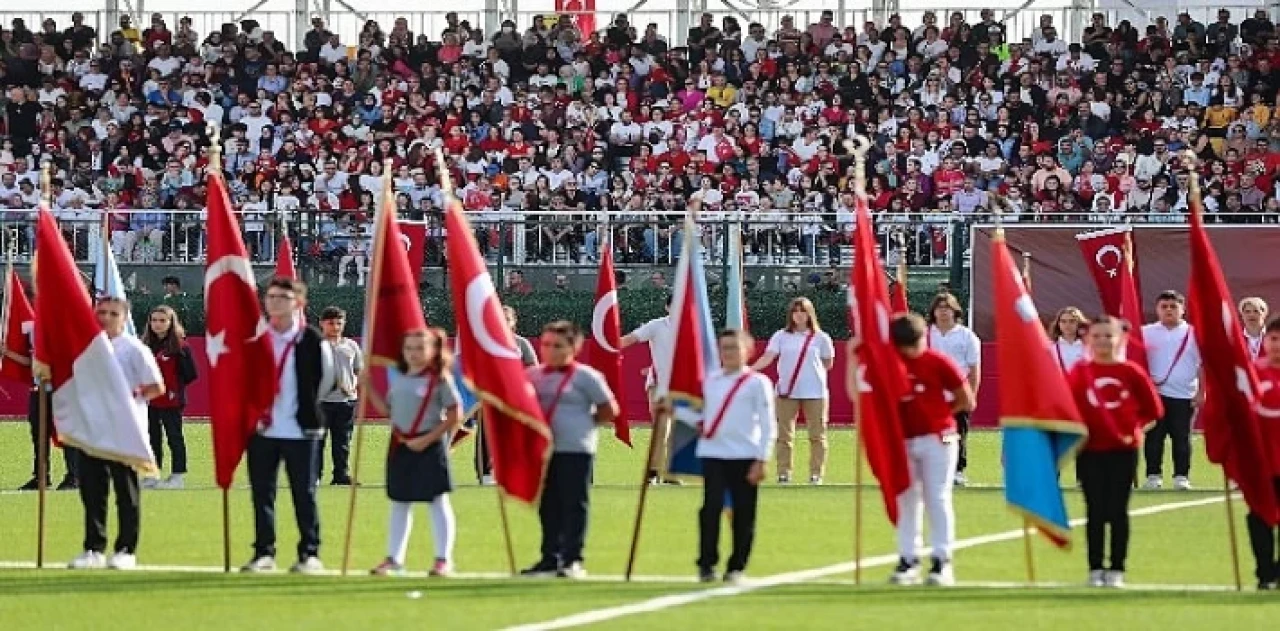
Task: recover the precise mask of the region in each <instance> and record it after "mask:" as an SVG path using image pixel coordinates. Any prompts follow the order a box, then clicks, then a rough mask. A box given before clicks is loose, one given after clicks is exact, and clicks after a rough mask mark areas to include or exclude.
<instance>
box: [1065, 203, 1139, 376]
mask: <svg viewBox="0 0 1280 631" xmlns="http://www.w3.org/2000/svg"><path fill="white" fill-rule="evenodd" d="M1076 241H1078V242H1079V244H1080V253H1081V254H1082V255H1083V256H1084V262H1085V265H1086V266H1087V267H1088V268H1089V273H1090V274H1091V275H1092V276H1093V284H1094V286H1096V287H1097V288H1098V298H1099V299H1100V300H1101V302H1102V310H1103V312H1104V313H1106V314H1107V315H1113V316H1116V317H1117V318H1124V319H1125V320H1128V321H1129V324H1130V327H1129V329H1130V330H1129V344H1128V345H1127V346H1125V359H1128V360H1129V361H1131V362H1133V363H1135V364H1137V365H1139V366H1141V367H1143V368H1144V369H1146V368H1147V347H1146V341H1145V340H1143V339H1142V323H1143V321H1144V319H1145V318H1144V316H1143V315H1142V294H1141V291H1140V290H1139V289H1138V272H1137V270H1138V258H1137V255H1136V254H1135V250H1134V246H1133V230H1132V228H1130V227H1129V226H1124V227H1122V228H1108V229H1106V230H1098V231H1095V232H1086V233H1084V234H1078V235H1076Z"/></svg>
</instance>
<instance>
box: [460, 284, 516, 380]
mask: <svg viewBox="0 0 1280 631" xmlns="http://www.w3.org/2000/svg"><path fill="white" fill-rule="evenodd" d="M496 298H497V297H496V296H495V295H494V290H493V281H492V280H490V279H489V275H488V274H486V273H483V272H482V273H480V274H478V275H476V277H475V278H473V279H471V282H470V283H467V291H466V297H465V301H466V305H465V308H466V312H467V323H468V324H470V325H471V334H472V335H473V336H474V337H475V339H476V344H479V345H480V348H481V349H483V350H484V352H486V353H488V354H490V355H493V356H494V357H497V358H498V359H520V353H519V352H518V351H516V349H515V348H513V345H512V344H510V343H507V342H506V338H507V336H506V334H505V332H503V333H501V334H499V336H498V337H497V338H495V337H494V336H493V333H492V332H491V331H489V328H488V325H487V321H486V319H485V317H484V316H485V311H487V310H488V307H489V305H491V304H495V303H494V302H493V301H494V300H495V299H496ZM498 338H501V339H502V340H503V341H502V342H500V341H498Z"/></svg>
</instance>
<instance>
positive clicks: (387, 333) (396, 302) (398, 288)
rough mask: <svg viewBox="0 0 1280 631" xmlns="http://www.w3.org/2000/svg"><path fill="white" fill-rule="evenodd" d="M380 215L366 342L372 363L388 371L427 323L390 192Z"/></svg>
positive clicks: (367, 300) (368, 294) (375, 235)
mask: <svg viewBox="0 0 1280 631" xmlns="http://www.w3.org/2000/svg"><path fill="white" fill-rule="evenodd" d="M388 187H390V183H389V182H388ZM376 214H377V216H376V217H375V218H374V223H375V225H374V232H373V250H372V254H371V257H370V260H371V261H372V263H373V269H370V270H369V271H370V278H371V282H370V287H369V289H368V291H366V292H365V307H364V312H365V314H366V315H369V314H372V317H368V318H366V319H365V327H366V329H365V332H364V340H365V344H367V345H368V348H369V356H370V363H371V364H372V365H375V366H382V367H384V368H385V367H389V366H395V365H396V362H397V360H399V358H400V347H401V346H402V345H403V342H404V336H405V334H406V333H409V332H410V331H422V330H425V329H426V328H427V319H426V316H425V315H424V314H423V312H422V299H421V298H420V297H419V296H418V283H417V281H415V280H414V275H413V269H412V268H411V267H410V265H409V256H408V254H407V253H406V251H405V249H404V247H403V246H402V245H401V241H402V239H401V235H400V225H399V224H398V223H397V222H396V206H395V195H394V194H392V193H391V192H390V191H384V192H383V195H382V207H381V208H380V209H379V210H378V212H377V213H376Z"/></svg>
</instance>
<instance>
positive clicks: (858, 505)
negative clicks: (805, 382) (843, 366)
mask: <svg viewBox="0 0 1280 631" xmlns="http://www.w3.org/2000/svg"><path fill="white" fill-rule="evenodd" d="M844 146H845V149H847V150H848V151H849V153H850V154H852V155H853V162H854V165H855V166H854V171H853V188H854V195H856V196H858V197H859V198H860V199H862V200H866V198H867V152H868V151H869V150H870V149H871V141H870V140H869V139H868V138H867V137H866V136H856V137H854V138H851V139H849V140H846V141H845V143H844ZM886 254H887V253H886ZM901 271H902V268H901V267H899V272H901ZM899 282H902V279H899ZM904 289H905V285H904ZM849 291H854V288H853V287H850V288H849ZM854 335H855V336H856V333H854ZM850 346H853V345H852V344H851V345H850ZM850 350H852V351H853V352H851V353H849V359H848V361H849V366H848V368H847V370H848V371H849V373H848V374H849V375H850V377H851V378H852V379H851V382H850V386H849V390H850V391H849V398H850V399H851V400H852V402H853V419H854V433H853V584H854V585H862V558H863V555H862V539H863V537H862V531H863V522H864V521H865V520H864V519H863V517H864V515H865V513H864V511H863V504H864V503H865V502H864V501H863V492H862V467H863V465H862V457H863V454H862V451H863V447H864V445H863V440H862V423H863V417H862V380H861V379H860V378H859V377H858V371H859V369H860V368H859V364H858V353H857V349H856V348H851V349H850Z"/></svg>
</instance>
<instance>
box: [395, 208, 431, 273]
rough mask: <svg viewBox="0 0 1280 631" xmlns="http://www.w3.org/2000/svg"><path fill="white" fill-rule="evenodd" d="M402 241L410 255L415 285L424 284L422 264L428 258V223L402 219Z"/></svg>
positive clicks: (400, 223) (400, 225)
mask: <svg viewBox="0 0 1280 631" xmlns="http://www.w3.org/2000/svg"><path fill="white" fill-rule="evenodd" d="M398 224H399V228H400V243H401V245H402V246H403V247H404V249H405V253H406V254H408V255H409V269H410V270H411V271H412V272H413V283H414V285H415V286H419V285H421V284H422V265H423V263H424V262H426V260H427V224H426V222H424V221H401V222H398Z"/></svg>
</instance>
